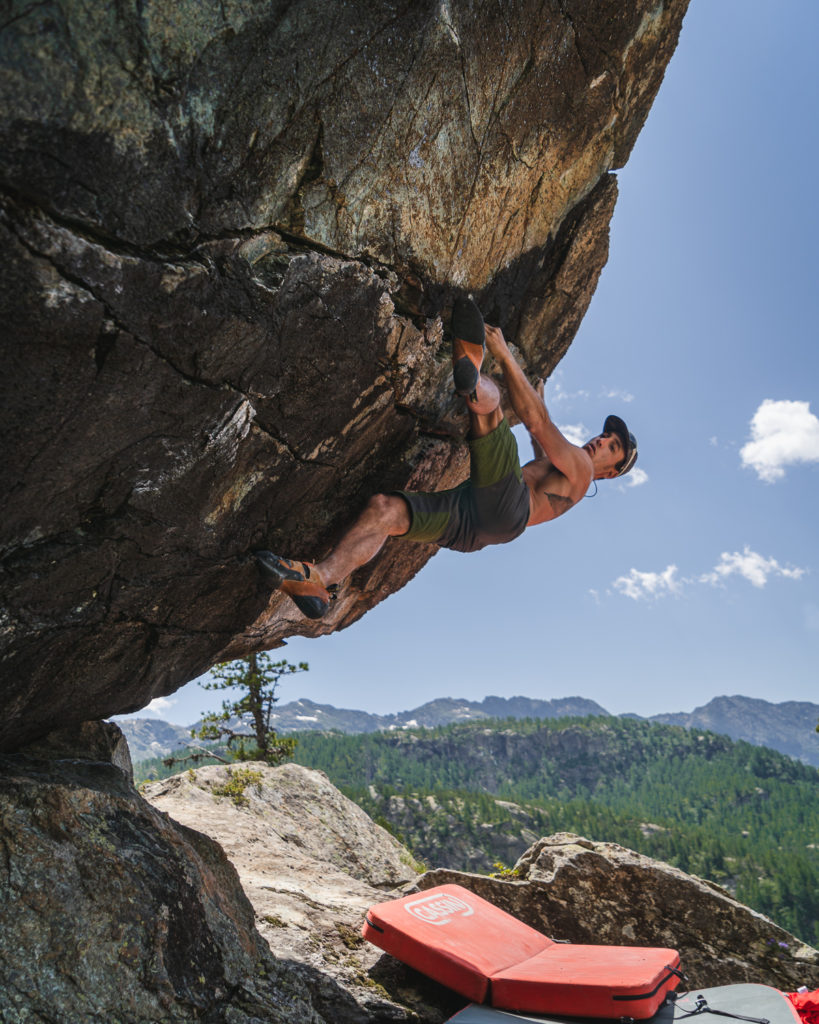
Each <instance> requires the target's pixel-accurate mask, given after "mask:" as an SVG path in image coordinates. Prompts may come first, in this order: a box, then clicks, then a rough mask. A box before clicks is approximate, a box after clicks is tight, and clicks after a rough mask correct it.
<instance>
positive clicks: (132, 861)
mask: <svg viewBox="0 0 819 1024" xmlns="http://www.w3.org/2000/svg"><path fill="white" fill-rule="evenodd" d="M123 746H124V742H123V741H122V736H121V734H120V733H119V730H118V729H117V728H116V726H113V725H106V724H105V723H87V724H86V725H84V726H83V727H82V729H78V730H74V731H73V735H72V734H71V733H70V732H69V731H68V730H65V731H63V732H61V733H60V734H58V735H55V736H54V738H53V743H52V738H51V737H49V738H48V739H47V740H44V741H43V742H42V743H40V744H39V745H37V746H36V747H35V746H32V747H29V748H27V749H26V750H25V751H24V752H20V753H18V754H12V755H6V756H3V757H0V822H2V837H3V862H2V877H3V884H2V886H0V925H1V927H0V1019H2V1020H3V1021H4V1024H23V1022H25V1024H38V1022H43V1024H45V1022H46V1021H48V1022H50V1024H52V1022H53V1024H75V1022H77V1021H92V1020H94V1021H96V1020H100V1021H103V1020H104V1021H107V1022H111V1024H115V1022H122V1024H126V1022H127V1024H155V1022H157V1021H163V1022H167V1024H183V1022H184V1024H189V1022H194V1021H202V1022H214V1024H215V1022H216V1021H219V1022H223V1021H224V1022H228V1021H229V1022H230V1024H262V1022H264V1024H268V1022H269V1024H274V1022H275V1024H285V1022H291V1021H299V1022H304V1024H325V1018H324V1017H323V1016H321V1015H320V1014H319V1013H318V1012H317V1011H316V1010H315V1009H314V1007H313V1002H312V995H311V991H310V987H309V986H308V985H307V984H306V983H305V979H304V977H303V976H302V975H301V974H300V973H298V972H296V971H294V970H292V969H291V968H290V967H289V966H288V964H286V963H283V962H279V961H277V960H276V959H274V957H273V956H272V955H271V953H270V950H269V949H268V947H267V944H266V943H265V942H264V941H263V939H262V937H261V936H260V935H259V933H258V931H257V930H256V928H255V925H254V915H253V909H252V907H251V905H250V903H249V902H248V900H247V897H246V896H245V894H244V892H243V891H242V887H241V885H240V884H239V879H238V877H237V874H236V870H235V869H234V867H233V866H232V865H231V863H230V862H229V861H228V859H227V857H226V856H225V854H224V852H223V851H222V849H221V848H220V847H219V845H218V844H217V843H215V842H213V841H212V840H211V839H209V838H208V837H207V836H205V835H203V834H202V833H200V832H198V831H195V830H194V829H192V828H187V827H185V826H184V825H180V824H178V823H177V822H174V821H173V820H171V819H169V818H168V817H167V816H166V815H164V814H162V813H160V812H159V811H157V810H155V809H154V808H153V807H152V806H151V805H150V804H148V803H147V802H146V801H145V800H143V799H142V797H140V796H139V795H138V794H137V792H136V791H135V790H134V788H133V785H132V783H131V780H130V776H129V773H128V770H127V764H126V762H125V761H124V759H123V751H122V748H123ZM125 753H126V754H127V748H126V749H125Z"/></svg>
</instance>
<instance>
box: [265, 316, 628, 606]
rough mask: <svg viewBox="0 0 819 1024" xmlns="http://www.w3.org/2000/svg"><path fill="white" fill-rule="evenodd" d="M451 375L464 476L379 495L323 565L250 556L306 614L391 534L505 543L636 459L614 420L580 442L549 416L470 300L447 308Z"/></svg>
mask: <svg viewBox="0 0 819 1024" xmlns="http://www.w3.org/2000/svg"><path fill="white" fill-rule="evenodd" d="M451 327H452V333H453V335H454V341H453V348H452V363H453V380H454V383H455V390H456V392H457V393H458V394H460V395H462V396H463V397H464V399H465V401H466V407H467V409H468V411H469V417H470V432H469V437H468V444H469V455H470V475H469V479H468V480H466V481H464V482H463V483H462V484H461V485H460V486H458V487H454V488H452V489H450V490H447V491H437V492H429V493H428V492H415V491H397V492H394V493H392V494H376V495H374V496H373V497H372V498H370V500H369V502H368V504H367V506H366V508H365V509H364V511H363V512H362V513H361V515H360V516H359V517H358V519H357V520H356V521H355V522H354V523H353V525H352V526H351V527H350V528H349V529H348V530H347V532H346V533H345V534H344V536H343V537H342V538H341V540H340V541H339V543H338V545H337V546H336V548H335V549H334V550H333V551H332V552H331V553H330V554H329V555H328V556H327V557H326V558H325V559H324V560H323V561H321V562H318V563H317V564H315V565H313V564H311V563H310V562H300V561H293V560H291V559H289V558H281V557H279V556H278V555H274V554H272V552H270V551H258V552H256V558H257V560H258V563H259V566H260V568H261V570H262V572H263V573H264V574H265V576H266V577H267V579H268V580H269V581H270V582H271V583H272V584H273V586H274V588H276V589H279V590H282V591H283V592H284V593H285V594H287V595H288V596H289V597H291V598H292V599H293V601H295V603H296V604H297V605H298V607H299V609H300V610H301V611H302V612H303V614H305V615H307V616H309V617H310V618H312V619H317V618H321V616H322V615H324V614H325V613H326V611H327V609H328V608H329V605H330V601H331V600H332V598H333V597H334V596H335V591H336V590H337V588H338V584H339V583H340V582H341V580H343V579H345V578H346V577H347V576H349V574H350V573H351V572H353V570H354V569H357V568H358V567H359V566H360V565H364V564H365V562H369V560H370V559H371V558H373V557H374V556H375V555H376V554H377V553H378V551H380V550H381V547H382V546H383V544H384V542H385V541H386V539H387V538H388V537H402V538H403V539H405V540H413V541H418V542H422V543H434V544H438V545H439V546H440V547H445V548H452V549H454V550H455V551H478V550H479V549H480V548H483V547H485V546H486V545H488V544H505V543H507V542H508V541H510V540H514V539H515V537H518V536H520V534H521V533H523V531H524V530H525V529H526V527H527V526H536V525H537V524H538V523H545V522H548V521H549V520H550V519H556V518H557V517H558V516H560V515H562V514H563V513H564V512H568V510H569V509H570V508H573V507H574V506H575V505H576V504H577V503H578V502H579V501H581V499H582V498H583V497H584V496H585V494H586V491H587V489H588V486H589V484H590V483H591V481H592V480H601V479H607V478H611V477H618V476H622V475H623V474H624V473H628V471H629V470H630V469H631V468H632V466H633V465H634V463H635V462H636V460H637V441H636V440H635V438H634V435H633V434H631V433H630V432H629V430H628V428H627V427H626V424H625V423H624V422H623V420H621V419H620V417H619V416H608V417H607V418H606V421H605V423H604V424H603V431H602V433H600V434H598V435H597V437H593V438H592V439H591V440H590V441H587V442H586V444H584V445H583V446H582V447H578V446H577V445H575V444H572V443H571V442H570V441H569V440H567V439H566V438H565V437H564V436H563V434H561V433H560V431H559V430H558V429H557V427H556V426H555V425H554V423H553V422H552V420H551V418H550V416H549V413H548V411H547V409H546V406H545V404H544V403H543V400H542V388H541V394H538V392H537V391H536V390H535V388H533V387H532V385H531V384H530V383H529V381H528V380H527V378H526V376H525V374H524V373H523V370H521V368H520V366H518V364H517V362H516V360H515V358H514V356H513V355H512V353H511V352H510V351H509V348H508V346H507V344H506V341H505V339H504V337H503V334H502V332H501V331H500V329H499V328H497V327H490V326H489V325H488V324H486V325H485V324H484V322H483V318H482V316H481V313H480V310H479V309H478V307H477V306H476V305H475V303H474V302H473V301H472V299H471V298H470V299H459V300H458V301H457V302H456V303H455V306H454V308H453V311H452V324H451ZM485 347H488V348H489V351H490V352H491V353H492V355H493V356H494V357H495V359H496V360H497V362H498V364H499V366H500V368H501V370H502V372H503V376H504V380H505V382H506V387H507V389H508V392H509V399H510V401H511V403H512V408H513V409H514V410H515V413H516V414H517V416H518V418H519V419H520V420H521V422H522V423H523V424H524V425H525V427H526V429H527V430H528V431H529V434H530V436H531V438H532V444H533V446H534V451H535V458H534V459H533V460H532V461H531V462H528V463H527V464H526V465H525V466H523V467H522V468H521V465H520V461H519V458H518V449H517V443H516V441H515V438H514V436H513V434H512V430H511V428H510V426H509V423H508V421H507V420H506V419H505V417H504V415H503V412H502V410H501V407H500V391H499V389H498V386H497V385H496V384H495V382H494V381H493V380H491V379H490V378H489V377H487V376H484V374H482V373H481V365H482V363H483V357H484V350H485Z"/></svg>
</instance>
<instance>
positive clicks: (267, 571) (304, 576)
mask: <svg viewBox="0 0 819 1024" xmlns="http://www.w3.org/2000/svg"><path fill="white" fill-rule="evenodd" d="M256 561H257V562H258V563H259V568H260V569H261V570H262V572H263V574H264V576H265V578H266V579H267V580H268V581H269V582H271V583H272V584H273V589H274V590H281V591H282V593H284V594H287V596H288V597H289V598H291V600H293V601H294V602H295V604H296V606H297V607H298V609H299V611H300V612H301V613H302V614H303V615H306V616H307V617H308V619H320V618H321V617H322V616H323V615H326V614H327V612H328V610H329V608H330V602H331V601H335V599H336V591H337V590H338V586H337V584H330V586H325V585H324V583H323V582H322V579H321V576H319V573H318V570H317V569H316V567H315V566H314V565H312V564H311V563H310V562H296V561H293V560H292V559H290V558H282V557H280V556H279V555H274V554H273V552H272V551H257V552H256Z"/></svg>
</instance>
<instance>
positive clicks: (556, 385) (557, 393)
mask: <svg viewBox="0 0 819 1024" xmlns="http://www.w3.org/2000/svg"><path fill="white" fill-rule="evenodd" d="M546 386H547V388H548V400H549V401H550V402H571V401H573V400H574V399H575V398H588V397H589V393H588V391H585V390H583V389H582V388H581V389H580V390H579V391H566V390H565V388H564V387H563V380H562V377H561V375H560V373H557V374H555V375H554V376H553V377H550V378H549V380H548V381H547V384H546Z"/></svg>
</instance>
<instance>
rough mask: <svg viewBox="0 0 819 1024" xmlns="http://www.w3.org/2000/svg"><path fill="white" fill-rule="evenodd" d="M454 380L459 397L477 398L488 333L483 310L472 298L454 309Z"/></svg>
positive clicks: (451, 323) (461, 301) (458, 304)
mask: <svg viewBox="0 0 819 1024" xmlns="http://www.w3.org/2000/svg"><path fill="white" fill-rule="evenodd" d="M450 329H451V331H452V335H453V337H452V379H453V381H454V383H455V391H456V392H457V394H459V395H475V393H476V391H477V387H478V381H479V380H480V376H481V366H482V364H483V355H484V351H485V349H486V333H485V331H484V326H483V317H482V316H481V311H480V310H479V309H478V307H477V305H476V304H475V301H474V299H473V298H472V297H471V296H469V297H467V298H465V299H458V300H457V301H456V302H455V305H454V306H453V307H452V320H451V321H450Z"/></svg>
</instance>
